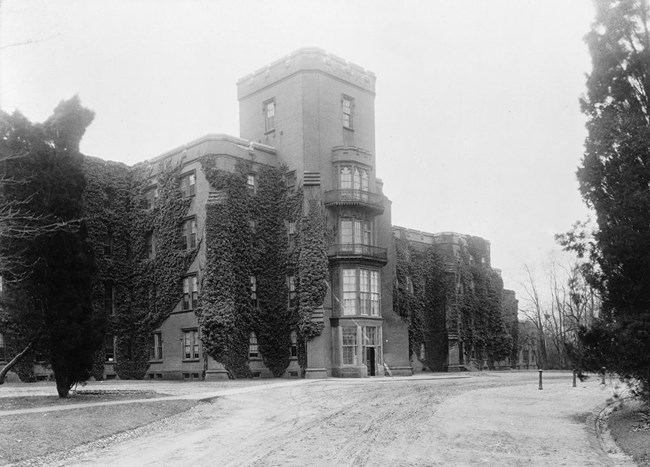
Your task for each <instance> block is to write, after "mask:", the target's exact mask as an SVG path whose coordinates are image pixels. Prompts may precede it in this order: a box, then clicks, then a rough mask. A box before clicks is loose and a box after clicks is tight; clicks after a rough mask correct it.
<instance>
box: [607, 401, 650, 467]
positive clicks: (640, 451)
mask: <svg viewBox="0 0 650 467" xmlns="http://www.w3.org/2000/svg"><path fill="white" fill-rule="evenodd" d="M608 426H609V430H610V433H611V436H612V438H613V439H614V441H615V442H616V444H617V445H618V447H619V448H621V449H622V450H623V452H625V454H627V455H628V456H631V457H632V458H633V459H634V461H635V462H636V463H637V464H638V465H642V466H650V416H649V410H648V407H647V406H645V409H644V406H643V405H642V404H641V402H639V401H626V402H625V403H624V404H623V405H622V406H621V407H619V408H618V409H617V410H616V411H614V412H612V413H611V414H610V416H609V420H608Z"/></svg>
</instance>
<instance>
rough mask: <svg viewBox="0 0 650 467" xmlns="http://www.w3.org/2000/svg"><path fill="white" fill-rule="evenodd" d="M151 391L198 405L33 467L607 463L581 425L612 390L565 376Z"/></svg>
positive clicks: (190, 386) (341, 381)
mask: <svg viewBox="0 0 650 467" xmlns="http://www.w3.org/2000/svg"><path fill="white" fill-rule="evenodd" d="M278 382H279V380H273V381H271V382H269V383H278ZM121 383H122V384H123V385H122V387H123V388H126V387H129V386H128V382H121ZM156 386H157V387H156V388H155V389H156V390H157V391H158V392H164V393H166V394H174V391H176V393H177V394H180V393H182V392H183V391H184V389H183V388H185V390H186V391H187V392H192V391H194V392H195V393H198V392H202V393H205V394H201V395H200V398H201V399H203V400H204V402H203V403H200V404H199V405H197V406H195V407H193V408H192V409H190V410H188V411H187V412H184V413H182V414H180V415H177V416H174V417H170V418H167V419H166V420H164V421H161V422H156V423H154V424H152V425H149V426H148V427H146V428H145V429H138V430H135V431H133V432H131V433H126V434H122V435H120V436H117V437H115V438H114V439H111V440H109V441H108V442H107V441H106V440H104V441H99V442H94V443H90V444H87V445H84V446H82V447H80V448H79V449H76V450H73V451H69V452H68V453H66V454H64V455H58V456H54V457H49V458H43V459H41V460H40V461H34V462H31V463H30V464H29V465H39V464H40V465H66V466H68V465H83V466H95V465H124V466H132V465H138V466H147V465H151V466H153V465H156V466H159V465H164V466H175V465H199V466H201V465H206V466H207V465H210V466H215V465H218V466H238V465H253V466H281V465H296V466H304V465H318V466H321V465H322V466H330V465H331V466H338V465H343V466H347V465H350V466H352V465H354V466H362V465H369V466H435V465H445V466H450V465H461V466H462V465H490V466H492V465H495V466H502V465H505V466H510V465H512V466H535V465H540V466H542V465H544V466H546V465H548V466H560V465H566V466H607V465H614V463H613V462H612V461H611V459H610V458H609V457H608V456H607V455H606V454H605V452H604V451H603V450H602V449H601V448H600V445H599V443H598V441H597V439H596V436H595V433H594V431H593V426H592V427H590V426H589V424H588V423H587V420H588V418H589V415H590V414H592V413H593V411H594V409H595V408H596V407H597V406H598V405H602V404H603V403H604V402H605V401H606V400H608V399H609V398H611V397H612V394H613V393H615V392H616V391H617V389H616V388H615V387H614V383H613V382H611V381H610V382H608V383H607V384H605V385H602V384H600V380H599V379H598V378H592V379H590V380H588V381H586V382H583V383H581V382H578V386H577V387H576V388H573V387H572V376H571V374H570V373H561V372H558V373H554V372H545V374H544V383H543V390H539V389H538V374H537V372H536V371H535V372H502V373H494V372H490V373H472V374H469V375H463V377H454V375H444V374H435V375H431V374H429V375H421V376H417V377H413V378H394V379H393V378H388V377H384V378H368V379H358V380H352V379H333V378H330V379H327V380H313V381H305V380H298V381H293V382H292V381H288V382H283V384H267V385H257V386H251V387H245V386H238V387H233V388H232V389H229V387H228V385H227V384H226V385H223V384H221V385H220V386H218V387H215V389H214V392H213V393H212V398H210V399H208V400H207V401H205V399H206V395H207V393H208V392H209V391H210V388H211V386H210V384H209V383H200V384H197V385H196V386H194V385H193V383H185V384H184V385H177V386H171V387H170V386H168V385H166V384H165V383H164V382H161V383H160V384H159V385H156ZM134 387H137V388H138V389H145V388H146V389H150V387H149V386H147V387H144V386H142V385H140V386H137V385H135V386H134ZM197 397H199V396H197ZM143 403H146V402H143Z"/></svg>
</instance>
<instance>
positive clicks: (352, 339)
mask: <svg viewBox="0 0 650 467" xmlns="http://www.w3.org/2000/svg"><path fill="white" fill-rule="evenodd" d="M346 338H347V340H346ZM358 346H359V342H358V339H357V327H356V326H341V365H359V361H358V358H359V355H358ZM350 356H351V357H352V358H351V359H348V357H350Z"/></svg>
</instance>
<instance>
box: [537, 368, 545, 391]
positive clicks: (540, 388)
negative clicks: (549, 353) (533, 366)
mask: <svg viewBox="0 0 650 467" xmlns="http://www.w3.org/2000/svg"><path fill="white" fill-rule="evenodd" d="M542 371H543V370H542V369H540V370H539V388H538V389H539V390H540V391H541V390H542V389H544V388H543V387H542Z"/></svg>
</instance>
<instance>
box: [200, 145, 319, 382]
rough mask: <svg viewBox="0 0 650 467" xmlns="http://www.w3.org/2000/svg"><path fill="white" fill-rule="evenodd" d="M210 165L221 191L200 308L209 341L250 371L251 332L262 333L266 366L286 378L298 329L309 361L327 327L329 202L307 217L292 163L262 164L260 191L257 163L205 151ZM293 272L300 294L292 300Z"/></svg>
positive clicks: (242, 372)
mask: <svg viewBox="0 0 650 467" xmlns="http://www.w3.org/2000/svg"><path fill="white" fill-rule="evenodd" d="M202 168H203V172H204V174H205V176H206V178H207V180H208V182H209V183H210V187H211V190H212V192H213V196H212V202H209V203H208V206H207V208H206V212H207V217H206V246H207V258H206V267H205V270H204V272H203V279H202V284H201V299H200V300H201V306H200V308H199V309H198V310H197V315H198V316H199V322H200V324H201V329H202V339H203V343H204V348H205V349H206V350H207V352H208V354H209V355H210V356H211V357H212V358H214V359H215V360H217V361H218V362H221V363H223V364H224V366H225V367H226V369H227V370H228V371H229V373H230V374H231V375H232V376H233V377H247V376H250V369H249V366H248V343H249V336H250V333H251V332H255V335H256V336H257V341H258V348H259V351H260V354H261V357H262V360H263V363H264V365H265V366H266V367H267V368H268V369H269V370H270V371H271V372H272V373H273V375H274V376H276V377H278V376H282V375H283V374H284V373H285V371H286V369H287V367H288V365H289V361H290V353H289V349H290V345H291V341H290V336H291V332H292V331H296V335H297V337H298V361H299V363H300V365H301V366H302V367H303V368H304V367H305V366H306V362H307V358H306V341H307V340H308V339H311V338H313V337H315V336H317V335H319V334H320V333H321V331H322V329H323V326H324V324H323V322H322V321H317V320H315V319H314V313H315V312H316V311H317V310H318V309H319V308H321V307H322V304H323V301H324V298H325V294H326V292H327V277H328V274H329V269H328V263H327V238H326V235H325V214H324V212H323V209H322V208H321V207H320V205H319V204H318V203H317V202H315V201H310V202H309V203H308V206H309V210H308V212H307V214H305V215H304V216H303V214H302V212H303V192H302V190H298V191H296V192H295V193H289V192H288V191H287V189H286V186H285V182H284V173H285V172H286V168H285V167H284V166H280V167H262V168H260V169H259V171H258V173H257V180H258V182H257V193H255V194H253V193H251V190H250V189H249V188H248V187H247V185H246V182H247V175H248V174H249V173H250V171H251V166H250V165H249V164H245V163H239V165H238V166H237V168H236V170H235V172H226V171H223V170H219V169H218V168H217V167H216V164H215V160H214V158H212V157H205V158H204V159H202ZM290 225H292V226H293V229H292V230H293V231H292V239H291V242H289V241H288V240H289V235H288V234H289V232H288V229H289V226H290ZM289 276H293V277H294V284H295V287H296V290H295V300H289V290H288V285H287V277H289ZM252 277H254V278H255V283H256V291H255V297H253V296H252V292H253V291H252V290H251V278H252Z"/></svg>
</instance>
